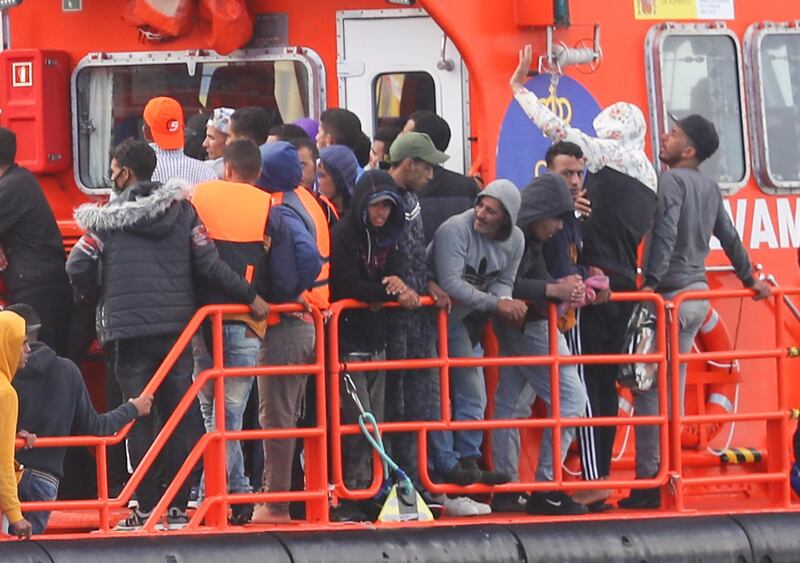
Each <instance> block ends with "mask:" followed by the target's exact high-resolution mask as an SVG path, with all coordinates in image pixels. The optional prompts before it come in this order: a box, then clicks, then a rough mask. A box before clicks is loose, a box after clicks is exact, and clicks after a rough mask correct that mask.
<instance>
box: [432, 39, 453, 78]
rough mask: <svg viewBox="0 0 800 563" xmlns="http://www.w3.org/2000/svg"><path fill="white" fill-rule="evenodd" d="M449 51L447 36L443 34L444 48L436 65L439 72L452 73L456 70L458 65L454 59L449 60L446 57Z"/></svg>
mask: <svg viewBox="0 0 800 563" xmlns="http://www.w3.org/2000/svg"><path fill="white" fill-rule="evenodd" d="M446 51H447V34H446V33H443V34H442V47H441V49H440V52H439V61H438V62H437V63H436V68H438V69H439V70H446V71H447V72H450V71H452V70H453V69H454V68H456V63H455V62H453V59H448V58H446V57H445V55H446Z"/></svg>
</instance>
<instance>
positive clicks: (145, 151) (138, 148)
mask: <svg viewBox="0 0 800 563" xmlns="http://www.w3.org/2000/svg"><path fill="white" fill-rule="evenodd" d="M111 158H112V159H113V160H116V161H117V164H118V165H119V166H120V168H130V169H131V170H132V171H133V174H134V176H136V179H137V180H138V181H140V182H149V181H150V179H151V178H152V177H153V171H154V170H155V169H156V153H155V151H153V149H152V148H151V147H150V145H149V144H147V143H145V142H144V141H137V140H136V139H125V140H124V141H122V142H121V143H120V144H118V145H117V146H116V147H114V148H113V149H111Z"/></svg>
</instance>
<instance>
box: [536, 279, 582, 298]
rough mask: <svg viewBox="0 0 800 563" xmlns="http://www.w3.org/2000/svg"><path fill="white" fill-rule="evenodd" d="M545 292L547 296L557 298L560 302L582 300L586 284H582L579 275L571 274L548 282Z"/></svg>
mask: <svg viewBox="0 0 800 563" xmlns="http://www.w3.org/2000/svg"><path fill="white" fill-rule="evenodd" d="M545 294H546V295H547V297H549V298H551V299H557V300H558V301H561V302H562V303H571V302H573V301H581V300H583V297H584V295H585V294H586V286H584V285H583V280H582V279H581V276H580V275H578V274H573V275H571V276H567V277H565V278H561V279H560V280H558V281H556V282H554V283H548V284H547V289H546V293H545Z"/></svg>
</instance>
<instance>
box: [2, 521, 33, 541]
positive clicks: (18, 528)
mask: <svg viewBox="0 0 800 563" xmlns="http://www.w3.org/2000/svg"><path fill="white" fill-rule="evenodd" d="M8 531H9V532H10V533H11V535H12V536H17V537H18V538H19V539H21V540H29V539H31V535H32V534H33V526H31V523H30V522H28V521H27V520H25V519H24V518H23V519H22V520H18V521H17V522H14V523H13V524H9V525H8Z"/></svg>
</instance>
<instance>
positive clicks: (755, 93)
mask: <svg viewBox="0 0 800 563" xmlns="http://www.w3.org/2000/svg"><path fill="white" fill-rule="evenodd" d="M769 35H796V36H798V38H800V28H798V23H797V22H769V21H764V22H756V23H753V24H751V25H750V26H749V27H748V28H747V31H745V35H744V52H745V57H746V58H745V67H744V70H745V73H746V78H747V94H748V97H749V99H750V104H749V105H748V118H749V119H750V120H751V121H752V123H753V126H752V127H751V129H750V138H751V143H752V145H753V169H754V174H753V175H754V176H755V180H756V184H758V187H759V188H760V189H761V191H763V192H765V193H768V194H796V193H797V190H798V189H800V178H798V179H796V180H789V181H786V180H777V179H775V177H774V176H773V175H772V172H771V170H770V162H769V143H768V140H767V108H766V101H765V96H764V81H763V69H762V66H761V54H762V48H761V45H762V42H763V41H764V39H765V38H766V37H767V36H769Z"/></svg>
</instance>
